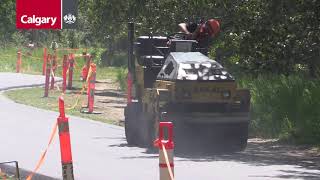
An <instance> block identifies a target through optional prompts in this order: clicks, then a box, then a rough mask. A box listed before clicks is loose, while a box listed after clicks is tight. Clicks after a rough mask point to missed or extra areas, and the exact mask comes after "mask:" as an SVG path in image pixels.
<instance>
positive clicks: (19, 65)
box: [16, 50, 22, 73]
mask: <svg viewBox="0 0 320 180" xmlns="http://www.w3.org/2000/svg"><path fill="white" fill-rule="evenodd" d="M21 64H22V59H21V50H19V51H18V53H17V64H16V72H17V73H20V72H21Z"/></svg>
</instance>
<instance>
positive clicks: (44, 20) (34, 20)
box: [20, 15, 57, 26]
mask: <svg viewBox="0 0 320 180" xmlns="http://www.w3.org/2000/svg"><path fill="white" fill-rule="evenodd" d="M20 20H21V23H22V24H35V25H36V26H40V25H42V24H50V25H51V26H54V25H55V23H56V22H57V18H56V17H36V16H35V15H32V16H31V17H30V16H29V17H28V16H27V15H23V16H21V18H20Z"/></svg>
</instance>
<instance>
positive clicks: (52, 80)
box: [50, 50, 58, 89]
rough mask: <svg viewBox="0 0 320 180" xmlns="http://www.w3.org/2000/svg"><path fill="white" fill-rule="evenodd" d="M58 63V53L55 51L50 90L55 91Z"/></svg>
mask: <svg viewBox="0 0 320 180" xmlns="http://www.w3.org/2000/svg"><path fill="white" fill-rule="evenodd" d="M57 66H58V62H57V51H56V50H54V55H53V60H52V64H51V67H52V75H51V86H50V89H54V83H55V79H54V78H55V74H56V70H57Z"/></svg>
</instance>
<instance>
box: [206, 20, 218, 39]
mask: <svg viewBox="0 0 320 180" xmlns="http://www.w3.org/2000/svg"><path fill="white" fill-rule="evenodd" d="M206 25H207V26H209V28H210V29H211V32H210V35H211V36H216V35H217V34H218V33H219V32H220V23H219V21H217V20H215V19H209V20H208V21H207V22H206Z"/></svg>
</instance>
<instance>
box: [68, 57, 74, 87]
mask: <svg viewBox="0 0 320 180" xmlns="http://www.w3.org/2000/svg"><path fill="white" fill-rule="evenodd" d="M68 59H69V76H68V89H69V90H71V89H72V79H73V68H74V54H69V58H68Z"/></svg>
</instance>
